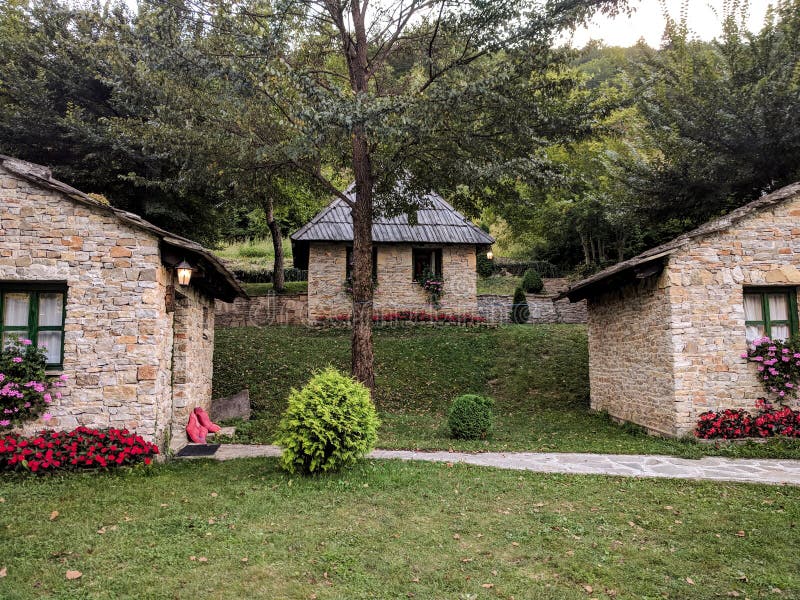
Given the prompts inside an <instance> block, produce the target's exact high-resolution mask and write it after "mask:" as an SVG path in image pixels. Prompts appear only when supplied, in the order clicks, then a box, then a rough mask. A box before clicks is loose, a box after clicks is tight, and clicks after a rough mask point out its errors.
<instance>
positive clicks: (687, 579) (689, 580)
mask: <svg viewBox="0 0 800 600" xmlns="http://www.w3.org/2000/svg"><path fill="white" fill-rule="evenodd" d="M686 583H688V584H689V585H694V579H692V578H691V577H687V578H686Z"/></svg>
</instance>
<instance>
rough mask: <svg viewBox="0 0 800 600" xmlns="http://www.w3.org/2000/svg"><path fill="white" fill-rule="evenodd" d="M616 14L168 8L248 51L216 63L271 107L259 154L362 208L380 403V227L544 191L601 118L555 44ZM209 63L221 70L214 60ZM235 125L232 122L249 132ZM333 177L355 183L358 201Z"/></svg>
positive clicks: (507, 6)
mask: <svg viewBox="0 0 800 600" xmlns="http://www.w3.org/2000/svg"><path fill="white" fill-rule="evenodd" d="M617 4H618V2H617V1H615V0H582V1H577V0H558V1H552V2H547V3H544V4H542V3H537V2H529V1H525V0H500V1H495V2H491V3H488V2H483V1H478V0H470V1H468V2H451V1H449V0H434V1H430V2H428V1H422V0H390V1H387V2H382V3H380V4H374V5H373V4H371V3H370V2H368V1H367V0H275V1H274V2H267V1H261V2H244V3H240V4H236V5H225V4H219V3H216V2H199V3H198V2H195V3H192V4H191V5H189V4H188V3H187V4H183V3H181V2H177V1H176V2H168V1H166V0H164V1H163V2H161V3H159V6H161V7H163V8H165V9H169V10H175V11H181V12H182V13H183V14H184V15H188V17H185V16H182V17H181V19H182V20H186V21H188V20H189V18H190V17H192V18H194V25H193V28H194V30H195V31H197V30H207V29H214V30H215V31H218V32H220V33H219V36H218V37H220V38H227V37H228V36H231V37H235V40H236V42H235V46H236V49H237V51H236V52H235V53H232V52H231V51H230V48H231V45H230V44H228V43H225V44H221V45H220V46H219V47H217V48H216V50H217V52H216V54H215V59H214V60H215V62H217V63H218V62H221V60H222V59H224V60H225V61H227V66H226V70H225V71H224V73H225V77H234V78H235V79H234V80H235V81H236V82H237V85H240V86H243V87H251V88H252V89H253V90H254V97H259V98H260V99H261V106H260V107H259V108H258V109H256V108H255V103H254V112H255V110H260V111H261V113H262V114H261V116H259V117H258V118H257V119H254V121H253V123H254V125H253V127H252V130H251V131H253V132H254V133H255V132H256V130H257V135H258V137H257V144H256V145H258V150H257V152H258V153H259V154H260V156H261V157H262V158H263V160H264V162H265V163H267V164H269V165H271V166H274V167H276V168H277V167H278V166H279V165H280V166H282V167H285V168H287V169H289V170H291V171H292V172H293V173H295V174H301V175H303V176H305V177H306V178H308V179H309V180H314V181H315V182H317V184H318V185H319V186H321V188H322V189H325V190H326V191H327V192H328V193H330V194H333V195H334V196H336V197H338V198H341V199H342V200H343V201H344V202H345V203H346V204H347V205H348V206H350V208H351V211H352V215H353V231H354V240H353V247H354V248H353V256H354V269H353V274H354V277H353V279H354V281H353V283H354V285H353V313H354V314H353V344H352V371H353V374H354V375H355V376H356V377H357V378H358V379H359V380H361V381H363V382H365V383H366V384H367V385H368V386H369V387H373V386H374V374H373V368H372V361H373V350H372V337H371V322H372V294H373V286H372V279H371V272H372V267H371V260H372V239H371V235H372V222H373V217H374V215H375V214H397V213H402V212H407V213H411V214H412V215H413V214H414V211H415V209H416V208H418V206H417V205H416V198H418V197H419V195H420V192H426V191H428V190H430V189H431V188H432V187H433V185H432V182H434V181H435V182H437V184H439V185H440V186H441V187H444V188H446V189H447V190H452V191H454V192H457V193H458V198H459V200H460V201H461V202H462V203H463V204H465V205H472V206H478V205H479V203H480V202H482V201H493V202H500V201H501V200H502V201H510V199H511V198H513V197H515V196H518V194H517V189H516V188H517V186H516V183H515V182H516V181H517V179H518V178H524V179H525V180H529V181H531V180H540V179H541V178H542V174H543V172H545V171H546V168H545V157H544V156H543V154H542V148H543V147H544V146H546V145H548V144H549V143H551V140H552V139H554V138H560V137H565V136H569V135H575V134H578V133H580V132H579V129H580V126H585V125H586V118H585V117H586V114H587V112H588V111H587V107H586V106H585V105H584V104H583V102H582V98H580V97H578V96H572V95H571V91H572V89H573V88H574V84H575V82H574V80H572V79H571V78H569V77H565V76H563V75H562V74H561V73H559V71H558V69H556V68H553V65H554V64H555V63H557V62H558V60H559V59H560V58H562V57H561V56H559V54H558V53H557V52H555V51H553V50H552V49H551V46H552V40H553V36H554V35H555V34H556V33H558V32H559V31H560V30H562V29H563V28H565V27H569V26H570V25H572V24H574V23H575V22H577V21H579V20H581V19H583V18H585V17H587V16H588V15H589V14H591V13H592V11H594V10H597V9H599V10H604V11H607V12H608V11H613V10H615V9H616V7H617ZM213 37H217V36H213ZM200 56H202V57H204V58H203V59H204V60H209V56H211V53H210V52H208V51H205V52H203V53H201V55H200ZM198 60H200V57H198ZM162 83H167V82H162ZM204 98H207V97H204ZM231 116H232V115H231ZM228 117H229V115H221V116H220V117H219V118H220V119H226V121H227V122H228V123H229V124H230V125H229V126H230V127H231V128H237V127H239V126H240V124H239V122H238V121H237V119H236V118H235V116H234V118H228ZM578 123H579V124H580V126H579V125H578ZM255 124H258V125H257V126H256V125H255ZM323 164H324V165H328V167H329V168H330V169H332V171H333V172H334V173H338V172H341V171H342V170H349V171H350V172H351V173H352V176H353V179H354V184H353V192H354V197H351V196H349V195H347V194H345V193H343V192H342V191H341V190H340V189H339V187H338V186H337V185H336V184H335V182H334V181H333V180H332V178H331V177H330V175H329V174H328V173H326V172H325V170H324V169H323V168H322V165H323ZM453 167H457V168H453ZM490 183H491V188H489V186H488V184H490Z"/></svg>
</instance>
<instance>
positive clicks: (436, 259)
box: [411, 248, 442, 281]
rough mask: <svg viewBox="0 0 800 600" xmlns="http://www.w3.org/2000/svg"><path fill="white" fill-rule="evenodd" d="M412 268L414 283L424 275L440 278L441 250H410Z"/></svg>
mask: <svg viewBox="0 0 800 600" xmlns="http://www.w3.org/2000/svg"><path fill="white" fill-rule="evenodd" d="M411 260H412V265H413V267H414V281H419V280H420V279H422V276H423V275H424V274H425V273H432V274H433V275H435V276H438V277H441V276H442V249H441V248H414V249H412V250H411Z"/></svg>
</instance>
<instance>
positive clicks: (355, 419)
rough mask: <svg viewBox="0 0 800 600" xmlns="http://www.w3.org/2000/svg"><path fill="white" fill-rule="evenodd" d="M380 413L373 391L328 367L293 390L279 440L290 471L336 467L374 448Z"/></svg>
mask: <svg viewBox="0 0 800 600" xmlns="http://www.w3.org/2000/svg"><path fill="white" fill-rule="evenodd" d="M379 425H380V422H379V421H378V415H377V413H376V411H375V405H374V404H373V403H372V400H371V399H370V395H369V390H368V389H367V388H366V387H364V385H362V384H361V383H359V382H357V381H355V380H354V379H351V378H350V377H347V376H346V375H343V374H341V373H340V372H338V371H337V370H336V369H333V368H331V367H328V368H327V369H325V370H324V371H321V372H319V373H316V374H315V375H314V376H313V377H312V378H311V380H310V381H309V382H308V383H307V384H306V386H305V387H304V388H303V389H302V390H299V391H298V390H296V389H292V391H291V393H290V394H289V405H288V407H287V408H286V411H285V412H284V413H283V417H282V418H281V422H280V424H279V425H278V435H277V438H276V439H275V443H276V444H278V445H279V446H281V447H282V448H283V457H282V459H281V466H282V467H283V468H284V469H286V470H287V471H289V472H290V473H295V472H300V473H319V472H326V471H336V470H338V469H341V468H342V467H346V466H349V465H352V464H353V463H355V461H356V460H357V459H358V458H360V457H361V456H363V455H364V454H366V453H368V452H369V451H370V450H372V448H373V446H374V445H375V441H376V439H377V437H378V426H379Z"/></svg>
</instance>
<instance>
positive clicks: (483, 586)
mask: <svg viewBox="0 0 800 600" xmlns="http://www.w3.org/2000/svg"><path fill="white" fill-rule="evenodd" d="M481 587H482V588H485V589H487V590H490V589H492V588H493V587H494V584H493V583H482V584H481Z"/></svg>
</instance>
